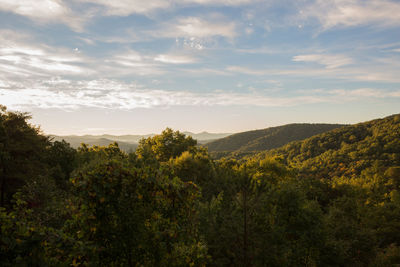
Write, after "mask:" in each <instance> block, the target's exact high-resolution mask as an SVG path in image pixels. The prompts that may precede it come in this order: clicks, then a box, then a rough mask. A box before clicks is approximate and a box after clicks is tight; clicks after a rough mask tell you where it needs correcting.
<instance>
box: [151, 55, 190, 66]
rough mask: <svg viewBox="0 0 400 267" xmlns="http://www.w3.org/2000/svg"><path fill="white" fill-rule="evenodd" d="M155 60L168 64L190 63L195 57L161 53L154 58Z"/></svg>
mask: <svg viewBox="0 0 400 267" xmlns="http://www.w3.org/2000/svg"><path fill="white" fill-rule="evenodd" d="M154 60H155V61H159V62H162V63H170V64H190V63H195V62H196V59H195V58H194V57H191V56H187V55H174V54H167V55H165V54H162V55H158V56H156V57H155V58H154Z"/></svg>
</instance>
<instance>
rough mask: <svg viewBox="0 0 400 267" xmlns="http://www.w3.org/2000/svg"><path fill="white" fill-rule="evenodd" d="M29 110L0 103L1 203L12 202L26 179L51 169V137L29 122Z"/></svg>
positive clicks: (4, 204)
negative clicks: (9, 108) (11, 108)
mask: <svg viewBox="0 0 400 267" xmlns="http://www.w3.org/2000/svg"><path fill="white" fill-rule="evenodd" d="M30 118H31V117H30V115H29V114H27V113H20V112H11V111H7V109H6V107H4V106H0V148H1V152H0V206H3V207H4V206H9V203H10V200H11V197H12V195H13V194H14V193H15V192H16V191H17V189H18V188H20V187H21V186H22V185H24V183H25V182H26V181H27V180H29V179H33V178H34V177H35V176H37V175H44V174H46V172H47V166H46V163H45V154H46V149H47V147H48V146H49V144H50V141H49V139H48V138H47V137H46V136H44V135H42V134H41V132H40V129H39V128H37V127H34V126H32V125H31V124H29V123H28V122H27V120H28V119H30Z"/></svg>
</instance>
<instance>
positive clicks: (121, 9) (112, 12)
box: [75, 0, 254, 16]
mask: <svg viewBox="0 0 400 267" xmlns="http://www.w3.org/2000/svg"><path fill="white" fill-rule="evenodd" d="M75 2H80V3H91V4H95V5H97V6H100V7H102V8H103V13H104V14H105V15H107V16H129V15H131V14H149V13H151V12H155V11H158V10H161V9H162V10H165V9H172V8H183V7H186V6H190V5H193V4H194V5H204V6H240V5H244V4H250V3H253V2H254V0H149V1H143V0H113V1H109V0H75Z"/></svg>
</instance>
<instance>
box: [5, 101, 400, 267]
mask: <svg viewBox="0 0 400 267" xmlns="http://www.w3.org/2000/svg"><path fill="white" fill-rule="evenodd" d="M28 120H29V115H28V114H25V113H18V112H10V111H8V110H7V109H6V108H5V107H3V106H1V109H0V186H1V187H0V189H1V190H0V191H1V203H0V266H293V267H294V266H382V267H383V266H397V265H399V264H400V164H399V163H400V161H399V158H400V133H399V127H400V115H395V116H390V117H387V118H385V119H381V120H375V121H371V122H367V123H361V124H357V125H353V126H347V127H343V128H340V129H335V130H332V131H330V132H326V133H324V134H320V135H317V136H314V137H311V138H309V139H306V140H304V141H297V142H293V143H290V144H288V145H286V146H285V147H282V148H279V149H275V150H272V151H266V152H263V153H259V154H257V155H256V156H252V157H247V158H243V159H240V160H234V159H220V160H213V159H212V158H211V157H210V155H209V154H208V151H207V150H206V149H205V148H203V147H199V146H197V142H196V140H194V139H193V138H192V137H190V136H186V135H185V134H183V133H181V132H179V131H173V130H172V129H169V128H167V129H165V130H164V131H163V132H162V133H161V134H159V135H155V136H151V137H148V138H145V139H142V140H141V141H140V142H139V144H138V148H137V150H136V151H135V152H130V153H127V152H124V151H122V150H121V149H120V147H119V146H118V144H117V143H114V144H110V145H108V146H88V145H82V146H80V147H78V148H77V149H74V148H72V147H71V146H70V145H69V144H68V143H66V142H59V141H52V140H50V139H49V138H48V137H46V136H45V135H43V133H42V132H41V131H40V129H39V128H37V127H35V126H33V125H31V124H29V123H28V122H27V121H28Z"/></svg>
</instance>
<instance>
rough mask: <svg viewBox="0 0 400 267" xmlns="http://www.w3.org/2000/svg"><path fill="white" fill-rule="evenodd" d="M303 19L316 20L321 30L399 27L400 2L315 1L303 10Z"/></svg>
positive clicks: (384, 0) (385, 0)
mask: <svg viewBox="0 0 400 267" xmlns="http://www.w3.org/2000/svg"><path fill="white" fill-rule="evenodd" d="M300 14H301V15H300V16H301V17H303V18H316V19H317V20H318V21H319V22H320V23H321V25H322V27H323V29H325V30H326V29H330V28H333V27H339V26H342V27H352V26H360V25H376V26H381V27H393V26H399V25H400V20H399V14H400V2H398V1H389V0H379V1H377V0H316V1H315V2H313V4H311V5H309V6H307V7H306V8H304V9H303V10H302V11H301V13H300Z"/></svg>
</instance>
